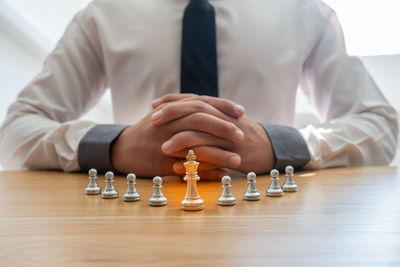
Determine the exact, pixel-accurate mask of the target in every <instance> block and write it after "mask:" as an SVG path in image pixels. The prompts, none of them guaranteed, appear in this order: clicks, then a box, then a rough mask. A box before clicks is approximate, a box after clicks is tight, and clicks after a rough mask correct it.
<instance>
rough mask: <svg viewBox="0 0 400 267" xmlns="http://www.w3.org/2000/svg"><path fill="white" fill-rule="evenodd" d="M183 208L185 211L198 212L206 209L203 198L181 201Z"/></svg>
mask: <svg viewBox="0 0 400 267" xmlns="http://www.w3.org/2000/svg"><path fill="white" fill-rule="evenodd" d="M181 208H182V210H185V211H198V210H202V209H204V200H202V199H201V198H199V199H194V200H187V199H184V200H182V201H181Z"/></svg>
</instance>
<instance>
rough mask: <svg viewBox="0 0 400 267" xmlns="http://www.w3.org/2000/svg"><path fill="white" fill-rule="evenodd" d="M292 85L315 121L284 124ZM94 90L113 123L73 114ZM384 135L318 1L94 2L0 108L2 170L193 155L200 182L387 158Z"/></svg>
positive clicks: (371, 99)
mask: <svg viewBox="0 0 400 267" xmlns="http://www.w3.org/2000/svg"><path fill="white" fill-rule="evenodd" d="M298 85H301V88H302V90H303V91H304V92H305V94H306V95H307V96H308V97H309V100H310V103H311V104H313V105H314V106H315V107H316V110H317V111H318V115H319V118H320V119H321V121H322V123H321V124H320V125H315V126H312V125H309V126H307V127H306V128H304V129H300V130H296V129H294V128H292V127H290V126H291V125H292V124H293V118H294V109H295V107H294V105H295V96H296V90H297V88H298ZM106 88H110V89H111V92H112V98H113V112H114V119H115V124H113V125H96V124H95V123H93V122H88V121H82V120H79V117H80V116H81V115H82V114H84V113H85V112H87V111H88V110H89V109H90V108H92V107H93V106H94V105H95V103H96V102H97V101H98V100H99V98H100V97H101V96H102V94H103V93H104V91H105V90H106ZM196 90H197V91H196ZM180 93H189V94H180ZM190 93H192V94H190ZM200 95H202V96H200ZM205 95H208V96H205ZM216 96H218V97H216ZM152 101H153V102H152ZM397 131H398V128H397V119H396V112H395V110H394V109H393V108H392V107H391V106H390V105H389V104H388V102H387V101H386V99H385V98H384V97H383V96H382V94H381V93H380V91H379V89H378V88H377V86H376V85H375V83H374V82H373V80H372V79H371V77H370V76H369V74H368V73H367V71H366V70H365V68H364V66H363V65H362V63H361V62H360V61H359V60H358V59H356V58H352V57H349V56H348V55H347V54H346V51H345V46H344V40H343V36H342V32H341V29H340V26H339V23H338V21H337V18H336V16H335V14H334V12H333V11H332V10H331V9H330V8H329V7H327V6H326V5H325V4H323V3H322V2H320V1H318V0H302V1H299V0H285V1H282V0H279V1H273V0H271V1H266V0H247V1H242V0H209V1H207V0H191V1H189V0H152V1H140V0H130V1H127V0H97V1H94V2H93V3H92V4H90V5H89V6H88V7H87V8H86V9H85V10H83V11H82V12H80V13H79V14H77V15H76V17H75V18H74V19H73V21H72V22H71V23H70V25H69V26H68V28H67V30H66V32H65V34H64V36H63V38H62V39H61V40H60V42H59V43H58V45H57V46H56V48H55V49H54V51H53V52H52V53H51V55H50V56H49V57H48V59H47V61H46V63H45V65H44V68H43V70H42V72H41V73H40V74H39V75H38V76H37V77H36V78H35V79H34V80H33V81H32V83H30V84H29V85H28V86H27V87H26V88H25V90H23V91H22V92H21V93H20V95H19V96H18V99H17V101H16V102H15V103H14V104H12V105H11V107H10V109H9V112H8V116H7V118H6V120H5V122H4V124H3V126H2V129H1V132H0V148H1V162H2V163H3V166H4V167H5V168H31V169H63V170H65V171H78V170H82V171H83V170H87V169H88V168H91V167H95V168H98V169H100V170H102V171H105V170H111V169H114V170H116V171H119V172H122V173H127V172H135V173H136V174H137V175H138V176H154V175H169V174H182V173H183V172H184V169H183V166H182V161H183V160H184V156H185V155H186V153H187V150H188V149H189V148H193V149H194V150H195V152H196V155H197V156H198V160H199V161H200V162H201V163H202V164H201V165H200V166H201V167H200V172H201V176H202V177H203V178H210V179H217V178H219V177H221V176H222V175H223V174H224V173H225V172H226V168H230V169H235V170H239V171H243V172H247V171H254V172H257V173H265V172H267V171H269V170H270V169H271V168H273V167H275V168H278V169H282V168H283V167H284V166H285V165H287V164H292V165H294V166H295V167H296V168H302V167H306V168H325V167H333V166H350V165H377V164H387V163H389V162H390V160H391V159H392V157H393V155H394V153H395V148H396V142H397V140H396V139H397Z"/></svg>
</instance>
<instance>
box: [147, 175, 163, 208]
mask: <svg viewBox="0 0 400 267" xmlns="http://www.w3.org/2000/svg"><path fill="white" fill-rule="evenodd" d="M161 184H162V178H161V177H160V176H156V177H154V178H153V188H154V191H153V195H152V196H151V198H150V199H149V204H150V206H154V207H158V206H164V205H167V199H166V198H165V197H164V195H163V193H162V191H161V188H162V185H161Z"/></svg>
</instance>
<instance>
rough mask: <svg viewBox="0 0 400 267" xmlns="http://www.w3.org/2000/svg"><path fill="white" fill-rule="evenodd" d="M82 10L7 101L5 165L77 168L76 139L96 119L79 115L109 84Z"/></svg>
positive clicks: (1, 141)
mask: <svg viewBox="0 0 400 267" xmlns="http://www.w3.org/2000/svg"><path fill="white" fill-rule="evenodd" d="M85 12H86V11H84V12H81V13H79V14H78V15H77V16H76V17H75V18H74V19H73V20H72V22H71V23H70V25H69V26H68V27H67V29H66V32H65V34H64V36H63V38H62V39H61V40H60V41H59V43H58V44H57V45H56V47H55V49H54V51H52V53H51V54H50V56H49V57H48V58H47V59H46V61H45V63H44V66H43V69H42V71H41V72H40V74H39V75H38V76H37V77H36V78H35V79H34V80H33V81H32V82H31V83H30V84H29V85H27V87H26V88H25V89H24V90H23V91H22V92H21V93H20V94H19V95H18V98H17V100H16V101H15V102H14V103H13V104H12V105H11V106H10V108H9V110H8V113H7V116H6V119H5V121H4V123H3V125H2V127H1V129H0V161H1V164H2V165H3V167H4V168H5V169H22V168H29V169H62V170H64V171H76V170H79V164H78V159H77V152H78V146H79V142H80V140H81V139H82V137H83V136H84V135H85V134H86V133H87V131H88V130H89V129H91V128H92V127H93V126H94V125H95V123H93V122H90V121H83V120H78V118H79V117H80V116H81V115H83V114H84V113H85V112H87V111H88V110H89V109H90V108H92V107H93V106H94V105H95V103H97V102H98V100H99V99H100V97H101V96H102V95H103V93H104V91H105V90H106V88H107V86H106V79H105V75H104V68H103V62H102V57H101V56H100V50H99V49H98V47H97V46H98V45H99V44H98V43H96V42H97V41H96V40H95V39H93V38H89V37H88V35H87V32H88V31H90V27H94V24H93V23H92V24H90V25H84V27H83V26H82V23H85V21H87V20H88V19H87V17H86V15H85ZM83 18H85V19H83ZM84 29H85V30H86V31H84ZM92 32H95V31H94V30H93V31H92Z"/></svg>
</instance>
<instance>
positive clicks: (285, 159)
mask: <svg viewBox="0 0 400 267" xmlns="http://www.w3.org/2000/svg"><path fill="white" fill-rule="evenodd" d="M260 125H261V126H262V127H263V128H264V130H265V132H266V133H267V135H268V137H269V139H270V141H271V145H272V149H273V151H274V155H275V164H274V168H275V169H278V170H280V171H283V170H284V169H285V167H286V166H287V165H291V166H293V167H294V168H295V169H297V170H299V169H301V168H302V167H304V165H306V164H307V162H309V161H310V153H309V152H308V148H307V144H306V142H305V140H304V138H303V137H302V136H301V135H300V133H299V131H298V130H297V129H295V128H293V127H289V126H283V125H274V124H267V123H260Z"/></svg>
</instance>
